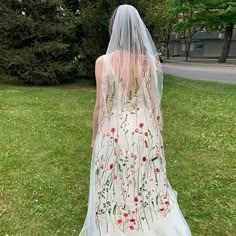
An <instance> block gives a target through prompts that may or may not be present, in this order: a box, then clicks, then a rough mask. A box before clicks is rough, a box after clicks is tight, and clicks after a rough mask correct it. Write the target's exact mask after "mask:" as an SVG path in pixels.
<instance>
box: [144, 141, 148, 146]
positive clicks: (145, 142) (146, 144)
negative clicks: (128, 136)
mask: <svg viewBox="0 0 236 236" xmlns="http://www.w3.org/2000/svg"><path fill="white" fill-rule="evenodd" d="M144 144H145V147H146V148H147V147H148V143H147V140H145V141H144Z"/></svg>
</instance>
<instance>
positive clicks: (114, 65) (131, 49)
mask: <svg viewBox="0 0 236 236" xmlns="http://www.w3.org/2000/svg"><path fill="white" fill-rule="evenodd" d="M162 90H163V73H162V68H161V63H160V60H159V56H158V53H157V50H156V47H155V45H154V42H153V40H152V37H151V35H150V33H149V31H148V29H147V28H146V26H145V24H144V22H143V21H142V19H141V17H140V15H139V13H138V11H137V10H136V9H135V8H134V7H133V6H131V5H126V4H125V5H120V6H119V7H118V8H117V11H116V14H115V17H114V21H113V26H112V33H111V37H110V42H109V45H108V48H107V51H106V55H105V56H104V63H103V72H102V79H101V95H100V114H99V127H100V128H101V127H104V126H105V125H106V124H108V122H106V121H107V120H109V117H110V115H111V114H112V112H114V111H115V112H117V113H120V112H122V111H124V110H127V109H129V110H131V111H132V110H133V111H134V112H135V110H136V109H137V108H138V106H139V105H145V106H146V107H147V109H148V110H149V111H150V112H151V113H152V114H153V118H154V119H156V120H157V121H156V123H157V124H158V126H157V127H158V128H160V129H161V130H162V112H161V98H162ZM99 127H98V128H99ZM104 128H106V127H104Z"/></svg>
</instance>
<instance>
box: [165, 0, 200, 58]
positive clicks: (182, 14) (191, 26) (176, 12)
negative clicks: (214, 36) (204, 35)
mask: <svg viewBox="0 0 236 236" xmlns="http://www.w3.org/2000/svg"><path fill="white" fill-rule="evenodd" d="M196 13H197V10H196V8H195V4H194V1H192V0H169V1H168V14H169V15H170V16H172V17H174V16H177V17H178V22H177V23H176V24H174V25H173V30H174V31H177V32H180V34H181V35H182V37H183V39H184V44H185V60H186V61H188V58H189V53H190V48H191V44H192V39H193V36H194V34H195V33H196V32H197V31H198V30H199V29H200V26H199V23H198V21H196Z"/></svg>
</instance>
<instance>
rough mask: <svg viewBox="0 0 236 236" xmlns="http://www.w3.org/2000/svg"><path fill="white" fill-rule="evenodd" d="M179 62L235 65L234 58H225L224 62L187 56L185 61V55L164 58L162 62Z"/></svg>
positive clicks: (205, 64)
mask: <svg viewBox="0 0 236 236" xmlns="http://www.w3.org/2000/svg"><path fill="white" fill-rule="evenodd" d="M165 62H168V63H181V64H189V65H194V64H195V65H204V66H207V65H211V66H220V67H221V66H223V67H225V66H226V67H227V66H236V58H230V59H227V61H226V63H218V59H215V58H213V59H212V58H189V59H188V62H186V61H185V57H170V58H169V59H168V60H167V59H164V63H165Z"/></svg>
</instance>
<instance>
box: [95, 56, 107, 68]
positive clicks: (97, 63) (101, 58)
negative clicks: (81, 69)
mask: <svg viewBox="0 0 236 236" xmlns="http://www.w3.org/2000/svg"><path fill="white" fill-rule="evenodd" d="M104 56H105V55H102V56H100V57H98V58H97V59H96V63H95V65H96V66H102V65H103V62H104Z"/></svg>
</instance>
